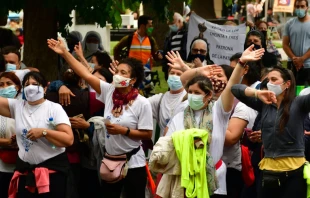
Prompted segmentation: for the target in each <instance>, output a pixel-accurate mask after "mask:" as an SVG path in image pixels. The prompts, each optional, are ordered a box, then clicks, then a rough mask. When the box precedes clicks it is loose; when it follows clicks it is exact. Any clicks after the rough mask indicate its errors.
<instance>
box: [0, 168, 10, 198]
mask: <svg viewBox="0 0 310 198" xmlns="http://www.w3.org/2000/svg"><path fill="white" fill-rule="evenodd" d="M12 177H13V173H5V172H0V198H8V191H9V186H10V182H11V179H12Z"/></svg>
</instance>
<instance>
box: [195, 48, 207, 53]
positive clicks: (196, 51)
mask: <svg viewBox="0 0 310 198" xmlns="http://www.w3.org/2000/svg"><path fill="white" fill-rule="evenodd" d="M192 52H193V53H195V54H198V52H199V53H200V54H205V53H206V52H207V50H204V49H194V48H193V49H192Z"/></svg>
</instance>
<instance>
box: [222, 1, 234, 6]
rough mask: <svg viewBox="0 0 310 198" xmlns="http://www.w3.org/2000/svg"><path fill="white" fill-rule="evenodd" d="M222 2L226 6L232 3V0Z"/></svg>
mask: <svg viewBox="0 0 310 198" xmlns="http://www.w3.org/2000/svg"><path fill="white" fill-rule="evenodd" d="M224 3H225V5H226V6H227V7H228V6H231V5H232V3H233V1H232V0H224Z"/></svg>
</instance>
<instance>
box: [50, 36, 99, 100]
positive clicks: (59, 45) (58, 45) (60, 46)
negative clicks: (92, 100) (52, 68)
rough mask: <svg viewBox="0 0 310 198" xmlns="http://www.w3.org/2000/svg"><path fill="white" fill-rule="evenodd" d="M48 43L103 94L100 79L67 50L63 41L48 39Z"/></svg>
mask: <svg viewBox="0 0 310 198" xmlns="http://www.w3.org/2000/svg"><path fill="white" fill-rule="evenodd" d="M47 44H48V47H49V48H50V49H52V50H53V51H54V52H56V53H57V54H59V55H61V56H62V57H63V58H64V59H65V60H66V61H67V63H68V64H69V65H70V67H71V69H73V70H74V72H75V73H76V74H77V75H79V76H80V77H81V78H83V79H84V80H85V81H86V82H87V83H88V84H89V85H90V86H91V87H92V88H93V89H94V90H95V91H96V92H97V93H98V94H101V89H100V80H99V79H98V78H97V77H95V76H94V75H92V74H91V73H89V71H88V69H87V68H85V66H84V65H83V64H82V63H80V62H79V61H78V60H76V59H75V58H74V57H73V56H72V55H71V54H70V52H68V51H67V49H66V47H65V45H64V43H63V41H61V40H58V41H56V40H54V39H48V40H47ZM76 47H77V46H75V48H76Z"/></svg>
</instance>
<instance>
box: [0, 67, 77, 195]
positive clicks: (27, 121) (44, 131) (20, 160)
mask: <svg viewBox="0 0 310 198" xmlns="http://www.w3.org/2000/svg"><path fill="white" fill-rule="evenodd" d="M3 75H4V74H3ZM22 86H23V88H24V89H23V96H24V98H25V100H17V99H13V98H2V97H0V106H1V108H0V115H1V116H5V117H8V118H13V119H15V121H16V122H15V132H16V141H17V145H18V147H19V151H18V157H17V162H16V168H15V172H14V175H13V177H12V180H11V183H10V187H9V197H16V196H17V197H38V195H39V194H40V195H41V194H42V193H44V194H46V195H47V196H50V197H63V198H64V197H65V196H70V195H71V194H70V187H71V186H70V185H69V183H66V182H67V181H70V177H69V171H70V167H69V162H68V158H67V155H66V154H65V147H67V146H70V145H71V144H72V143H73V135H72V130H71V127H70V121H69V118H68V116H67V114H66V113H65V111H64V110H63V109H62V107H61V106H60V105H58V104H56V103H53V102H50V101H48V100H46V99H44V93H45V90H46V86H47V81H46V80H45V78H44V77H43V76H42V74H40V73H39V72H29V73H28V74H26V76H25V77H24V80H23V82H22ZM71 181H72V180H71Z"/></svg>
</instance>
